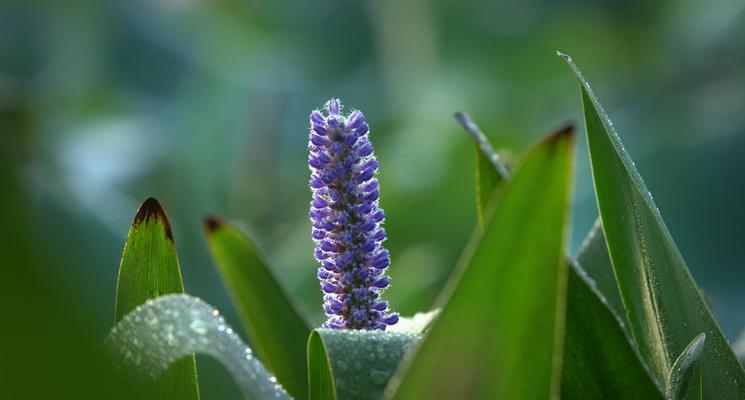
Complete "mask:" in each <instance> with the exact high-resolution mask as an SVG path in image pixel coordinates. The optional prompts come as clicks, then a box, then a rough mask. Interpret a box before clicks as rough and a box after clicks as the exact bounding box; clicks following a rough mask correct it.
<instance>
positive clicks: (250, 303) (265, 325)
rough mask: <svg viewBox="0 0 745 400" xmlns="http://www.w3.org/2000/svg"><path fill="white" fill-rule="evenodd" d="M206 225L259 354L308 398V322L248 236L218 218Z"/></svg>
mask: <svg viewBox="0 0 745 400" xmlns="http://www.w3.org/2000/svg"><path fill="white" fill-rule="evenodd" d="M204 226H205V235H206V237H207V243H208V244H209V248H210V250H211V252H212V255H213V258H214V260H215V265H216V266H217V269H218V271H220V276H221V277H222V279H223V282H224V284H225V286H226V287H227V288H228V292H229V293H230V295H231V297H232V299H233V303H234V304H235V306H236V308H237V310H238V313H239V315H240V317H241V320H242V321H243V325H244V327H245V328H246V332H248V334H249V337H250V339H251V343H252V344H253V345H254V347H255V349H256V353H257V354H258V356H259V358H261V359H262V360H263V361H264V363H266V365H267V367H268V368H269V370H270V371H272V372H274V373H275V374H276V375H277V377H278V378H279V380H280V381H281V382H283V383H284V384H285V387H286V388H287V391H288V392H290V394H292V395H293V396H295V397H297V398H301V397H305V396H306V395H307V382H306V377H307V372H306V365H305V362H303V360H304V358H305V353H306V346H305V343H306V340H307V338H308V334H309V333H310V329H309V328H308V325H307V324H306V323H305V321H304V320H303V319H302V318H301V316H300V315H299V314H298V312H297V311H296V309H295V307H294V306H293V305H292V302H291V300H290V299H289V297H288V296H287V294H286V293H285V291H284V289H283V288H282V287H281V286H280V284H279V282H278V281H277V279H276V278H275V277H274V274H273V273H272V271H271V269H270V268H269V267H268V266H267V264H266V262H265V261H264V258H263V257H262V256H261V255H260V254H259V251H258V249H257V248H256V245H255V244H254V243H252V242H251V241H250V240H249V239H248V238H247V237H246V235H244V234H242V233H241V232H240V231H238V229H237V228H235V227H233V226H231V225H230V224H228V223H226V222H224V221H221V220H219V219H217V218H208V219H207V220H206V221H205V225H204Z"/></svg>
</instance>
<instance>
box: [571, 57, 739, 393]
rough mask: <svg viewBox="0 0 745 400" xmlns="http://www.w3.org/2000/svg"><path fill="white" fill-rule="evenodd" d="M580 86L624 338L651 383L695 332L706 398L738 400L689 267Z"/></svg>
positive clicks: (719, 337)
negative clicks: (700, 338) (627, 335)
mask: <svg viewBox="0 0 745 400" xmlns="http://www.w3.org/2000/svg"><path fill="white" fill-rule="evenodd" d="M564 57H565V59H566V60H567V62H568V63H569V65H570V66H571V68H572V69H573V71H574V72H575V74H576V75H577V78H578V79H579V81H580V86H581V90H582V102H583V106H584V113H585V125H586V129H587V141H588V146H589V149H590V160H591V164H592V173H593V179H594V182H595V193H596V197H597V201H598V208H599V210H600V217H601V218H602V220H603V230H604V232H605V237H606V241H607V243H608V250H609V254H610V259H611V261H612V264H613V271H614V274H615V277H616V281H617V284H618V287H619V291H620V294H621V299H622V300H623V304H624V310H625V312H626V316H627V319H628V324H629V331H630V332H631V336H632V337H633V339H634V342H635V343H636V346H637V347H638V349H639V352H640V354H641V356H642V358H643V359H644V360H645V361H646V362H647V364H648V365H649V366H650V367H651V370H652V373H653V374H654V376H655V378H656V379H657V380H658V381H660V382H665V381H666V380H667V377H668V373H669V371H670V369H671V368H672V366H673V362H674V361H675V358H676V357H677V356H678V355H679V354H680V353H681V352H682V351H683V350H684V348H685V346H687V344H688V343H689V342H690V341H691V340H692V339H693V338H694V337H695V336H697V335H698V334H699V333H701V332H703V333H705V334H706V338H707V340H706V345H705V346H704V349H703V352H704V354H703V355H702V358H701V371H702V381H703V383H702V385H703V393H704V397H705V398H718V399H743V398H745V390H744V389H745V372H743V369H742V366H741V365H740V363H739V361H738V360H737V358H736V357H735V355H734V353H733V351H732V349H731V348H730V346H729V344H728V342H727V340H726V339H725V338H724V335H723V334H722V332H721V331H720V329H719V327H718V326H717V324H716V322H715V321H714V318H713V317H712V315H711V312H710V311H709V307H708V306H707V304H706V302H705V301H704V299H703V298H702V297H701V294H700V293H699V290H698V288H697V287H696V284H695V283H694V282H693V279H692V278H691V276H690V273H689V272H688V268H687V266H686V264H685V262H684V261H683V258H682V256H681V254H680V252H679V251H678V248H677V246H676V245H675V243H674V242H673V239H672V237H671V236H670V233H669V232H668V230H667V227H666V226H665V223H664V222H663V220H662V217H661V216H660V213H659V211H658V210H657V207H656V206H655V204H654V201H653V200H652V196H651V195H650V193H649V192H648V191H647V188H646V186H645V185H644V182H643V181H642V178H641V176H640V175H639V173H638V172H637V171H636V168H635V167H634V163H633V162H632V161H631V158H630V157H629V155H628V153H626V151H625V150H624V148H623V145H622V144H621V141H620V139H619V137H618V135H617V134H616V133H615V131H614V130H613V127H612V125H611V122H610V120H609V119H608V117H607V116H606V115H605V113H604V112H603V109H602V107H601V105H600V103H599V101H598V100H597V98H596V97H595V95H594V94H593V93H592V90H591V88H590V86H589V84H588V83H587V81H586V80H585V79H584V78H583V77H582V74H581V73H580V72H579V70H578V69H577V67H576V66H575V65H574V64H573V63H572V61H571V59H570V58H569V57H568V56H564Z"/></svg>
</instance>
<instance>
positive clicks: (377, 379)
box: [370, 369, 389, 385]
mask: <svg viewBox="0 0 745 400" xmlns="http://www.w3.org/2000/svg"><path fill="white" fill-rule="evenodd" d="M388 377H389V375H388V373H387V372H385V371H380V370H377V369H373V370H370V380H372V382H373V383H374V384H376V385H385V384H386V382H388Z"/></svg>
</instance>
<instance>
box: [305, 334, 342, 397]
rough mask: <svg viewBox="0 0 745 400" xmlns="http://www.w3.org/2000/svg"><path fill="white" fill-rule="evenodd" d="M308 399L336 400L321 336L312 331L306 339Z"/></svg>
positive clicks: (329, 366) (332, 379) (331, 375)
mask: <svg viewBox="0 0 745 400" xmlns="http://www.w3.org/2000/svg"><path fill="white" fill-rule="evenodd" d="M308 398H309V399H310V400H334V399H336V387H335V383H334V375H333V374H332V373H331V365H330V363H329V358H328V356H327V355H326V348H325V347H324V345H323V341H322V339H321V335H320V334H319V333H318V332H316V331H313V332H311V333H310V337H308Z"/></svg>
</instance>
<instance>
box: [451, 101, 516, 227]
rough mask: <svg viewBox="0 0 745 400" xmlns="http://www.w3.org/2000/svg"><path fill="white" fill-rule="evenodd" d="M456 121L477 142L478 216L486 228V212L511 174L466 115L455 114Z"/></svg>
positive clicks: (480, 223)
mask: <svg viewBox="0 0 745 400" xmlns="http://www.w3.org/2000/svg"><path fill="white" fill-rule="evenodd" d="M455 119H456V120H457V121H458V123H460V124H461V126H463V129H465V130H466V132H468V134H469V135H471V137H472V138H473V140H474V141H475V142H476V214H477V216H478V221H479V226H480V227H482V228H483V226H484V210H485V209H486V206H487V204H488V203H489V200H490V199H491V197H492V194H493V192H494V188H495V187H497V184H499V182H501V181H503V180H506V179H509V176H510V173H509V171H508V170H507V168H506V167H505V165H504V164H503V163H502V161H501V160H500V158H499V155H498V154H497V152H495V151H494V148H493V147H492V145H491V143H489V139H487V138H486V135H484V133H483V132H481V130H480V129H479V127H478V126H477V125H476V124H475V123H474V122H473V121H472V120H471V118H470V117H469V116H468V114H466V113H462V112H457V113H455Z"/></svg>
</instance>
